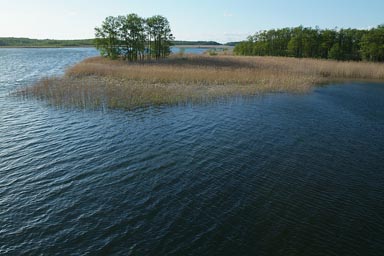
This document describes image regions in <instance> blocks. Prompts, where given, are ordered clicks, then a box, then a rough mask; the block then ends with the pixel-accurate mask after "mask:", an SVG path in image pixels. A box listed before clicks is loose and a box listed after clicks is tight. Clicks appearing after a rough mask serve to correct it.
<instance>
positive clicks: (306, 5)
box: [0, 0, 384, 42]
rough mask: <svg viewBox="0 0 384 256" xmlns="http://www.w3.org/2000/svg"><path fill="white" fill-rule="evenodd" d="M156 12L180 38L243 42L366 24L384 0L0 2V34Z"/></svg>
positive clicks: (86, 26)
mask: <svg viewBox="0 0 384 256" xmlns="http://www.w3.org/2000/svg"><path fill="white" fill-rule="evenodd" d="M128 13H137V14H139V15H140V16H143V17H149V16H152V15H155V14H161V15H163V16H165V17H167V18H168V20H169V21H170V23H171V27H172V31H173V34H174V35H175V36H176V39H179V40H214V41H219V42H228V41H237V40H243V39H245V38H246V37H247V36H248V35H250V34H253V33H254V32H256V31H259V30H262V29H271V28H282V27H294V26H299V25H303V26H311V27H315V26H319V27H320V28H335V27H338V28H349V27H352V28H370V27H375V26H377V25H379V24H383V23H384V15H383V13H384V0H365V1H360V0H349V1H348V0H321V1H310V0H306V1H299V0H288V1H283V0H270V1H261V0H253V1H251V0H236V1H235V0H205V1H203V0H194V1H186V0H162V1H161V0H158V1H156V0H139V1H130V0H64V1H54V0H0V37H4V36H13V37H30V38H40V39H42V38H52V39H81V38H91V37H93V35H94V27H95V26H98V25H99V24H100V23H101V22H102V20H103V19H104V18H105V17H106V16H110V15H113V16H115V15H120V14H128Z"/></svg>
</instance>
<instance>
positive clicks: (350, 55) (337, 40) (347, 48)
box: [234, 25, 384, 62]
mask: <svg viewBox="0 0 384 256" xmlns="http://www.w3.org/2000/svg"><path fill="white" fill-rule="evenodd" d="M234 53H235V54H237V55H247V56H287V57H297V58H322V59H334V60H345V61H349V60H353V61H360V60H365V61H381V62H382V61H384V25H380V26H378V27H376V28H372V29H370V30H362V29H340V30H339V29H333V30H331V29H319V28H317V27H316V28H310V27H309V28H307V27H303V26H300V27H295V28H283V29H272V30H264V31H260V32H258V33H256V34H255V35H253V36H249V37H248V40H246V41H243V42H241V43H239V44H237V45H236V47H235V48H234Z"/></svg>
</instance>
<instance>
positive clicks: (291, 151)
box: [0, 49, 384, 255]
mask: <svg viewBox="0 0 384 256" xmlns="http://www.w3.org/2000/svg"><path fill="white" fill-rule="evenodd" d="M96 54H97V52H96V51H95V50H93V49H0V106H1V108H0V254H2V255H22V254H28V255H56V254H59V255H94V254H96V255H97V254H100V255H110V254H117V255H384V240H383V239H384V189H383V188H384V161H383V160H384V100H383V99H384V85H383V84H361V83H353V84H348V85H332V86H328V87H324V88H317V89H315V90H314V91H313V92H312V93H309V94H307V95H289V94H275V95H265V96H259V97H250V98H243V99H241V98H234V99H232V100H223V101H220V100H219V101H217V102H214V103H212V104H203V105H191V106H183V107H159V108H149V109H143V110H137V111H131V112H124V111H107V112H101V111H88V110H68V109H57V108H53V107H49V106H47V105H46V103H44V102H39V101H34V100H23V99H20V98H18V97H15V96H12V94H10V93H11V92H12V91H14V90H15V89H17V88H20V87H22V86H26V85H29V84H31V83H33V82H34V81H36V80H37V79H38V78H40V77H43V76H47V75H55V74H62V73H63V70H64V69H65V68H66V67H68V65H72V64H74V63H76V62H78V61H80V60H82V59H83V58H85V57H88V56H93V55H96Z"/></svg>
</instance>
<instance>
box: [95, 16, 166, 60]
mask: <svg viewBox="0 0 384 256" xmlns="http://www.w3.org/2000/svg"><path fill="white" fill-rule="evenodd" d="M95 36H96V47H97V49H98V50H99V51H100V54H101V55H102V56H106V57H109V58H111V59H116V58H118V57H119V56H121V57H122V58H123V59H126V60H129V61H137V60H143V59H144V58H145V57H147V58H151V57H155V58H156V59H159V58H165V57H167V56H168V55H169V54H170V53H171V49H170V47H171V43H172V40H173V39H174V37H173V35H172V33H171V28H170V24H169V22H168V20H167V19H166V18H165V17H163V16H160V15H156V16H153V17H151V18H148V19H143V18H141V17H139V16H138V15H137V14H128V15H126V16H117V17H107V18H106V19H105V20H104V21H103V23H102V25H101V27H97V28H95Z"/></svg>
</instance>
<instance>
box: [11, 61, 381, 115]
mask: <svg viewBox="0 0 384 256" xmlns="http://www.w3.org/2000/svg"><path fill="white" fill-rule="evenodd" d="M348 81H375V82H383V81H384V64H381V63H365V62H361V63H355V62H337V61H329V60H317V59H295V58H284V57H242V56H206V55H192V54H189V55H188V54H183V55H182V56H179V55H177V54H175V55H171V56H170V57H169V58H168V59H163V60H158V61H155V60H150V61H143V62H135V63H132V62H131V63H129V62H126V61H122V60H115V61H112V60H108V59H106V58H102V57H92V58H88V59H85V60H84V61H82V62H80V63H78V64H76V65H74V66H73V67H70V68H69V69H68V70H67V71H66V73H65V75H64V76H62V77H51V78H45V79H42V80H41V81H39V82H37V83H36V84H34V85H32V86H29V87H26V88H24V89H22V90H20V91H19V92H18V93H19V94H21V95H24V96H26V97H34V98H38V99H42V100H45V101H48V102H49V103H50V104H52V105H56V106H72V107H80V108H100V107H107V108H112V109H134V108H137V107H146V106H155V105H176V104H186V103H194V102H206V101H212V100H215V99H217V98H223V97H232V96H251V95H258V94H263V93H276V92H287V93H299V94H301V93H307V92H309V91H311V90H312V89H313V88H314V87H316V86H322V85H325V84H328V83H335V82H337V83H339V82H348Z"/></svg>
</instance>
